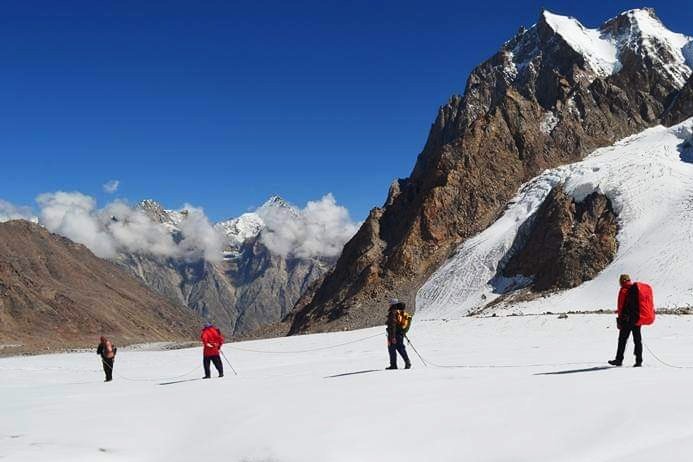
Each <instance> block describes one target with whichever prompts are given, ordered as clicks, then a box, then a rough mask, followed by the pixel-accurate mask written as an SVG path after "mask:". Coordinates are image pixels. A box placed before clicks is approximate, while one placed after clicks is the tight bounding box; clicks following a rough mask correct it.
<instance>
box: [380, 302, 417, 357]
mask: <svg viewBox="0 0 693 462" xmlns="http://www.w3.org/2000/svg"><path fill="white" fill-rule="evenodd" d="M403 313H404V303H401V302H400V301H399V300H397V299H393V300H390V309H389V311H388V313H387V351H388V353H389V354H390V367H388V368H386V369H388V370H392V369H397V353H399V354H400V356H402V359H403V360H404V368H405V369H410V368H411V361H409V356H408V355H407V349H406V348H405V347H404V332H403V330H402V327H401V320H400V316H403Z"/></svg>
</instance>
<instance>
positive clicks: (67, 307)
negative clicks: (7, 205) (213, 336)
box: [0, 221, 199, 353]
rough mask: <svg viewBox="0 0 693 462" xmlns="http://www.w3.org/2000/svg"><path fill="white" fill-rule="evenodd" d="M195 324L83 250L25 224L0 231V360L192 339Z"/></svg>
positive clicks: (185, 313)
mask: <svg viewBox="0 0 693 462" xmlns="http://www.w3.org/2000/svg"><path fill="white" fill-rule="evenodd" d="M198 328H199V320H198V318H197V317H196V316H195V315H194V313H192V312H190V310H188V309H187V308H186V307H185V306H183V305H182V304H178V303H173V302H171V301H169V300H168V299H167V298H165V297H162V296H160V295H158V294H156V293H155V292H153V291H152V290H150V289H149V288H147V287H146V286H145V285H144V284H142V283H141V282H140V281H138V280H137V279H135V278H133V277H131V276H130V275H128V274H127V272H125V271H123V270H122V269H121V268H119V267H118V266H116V265H114V264H112V263H110V262H108V261H106V260H102V259H100V258H98V257H96V256H95V255H94V254H92V253H91V252H90V251H89V250H88V249H87V248H86V247H85V246H83V245H81V244H75V243H74V242H72V241H70V240H69V239H66V238H64V237H61V236H58V235H55V234H51V233H49V232H48V231H46V229H45V228H43V227H41V226H39V225H37V224H34V223H30V222H27V221H10V222H6V223H0V343H2V344H16V345H19V346H18V348H16V349H4V350H3V351H4V352H5V353H16V352H18V351H27V352H36V351H44V350H45V349H56V348H60V349H64V348H69V347H77V346H93V345H94V344H95V343H98V338H99V336H100V335H102V334H105V335H109V336H112V337H113V338H114V340H115V341H116V342H117V343H118V344H120V345H123V344H127V343H135V342H151V341H161V340H189V339H192V338H195V335H196V334H197V331H198Z"/></svg>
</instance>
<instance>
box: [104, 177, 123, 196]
mask: <svg viewBox="0 0 693 462" xmlns="http://www.w3.org/2000/svg"><path fill="white" fill-rule="evenodd" d="M118 186H120V180H110V181H107V182H106V183H104V184H103V190H104V192H106V193H108V194H113V193H114V192H116V191H117V190H118Z"/></svg>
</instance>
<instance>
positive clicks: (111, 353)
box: [96, 336, 118, 382]
mask: <svg viewBox="0 0 693 462" xmlns="http://www.w3.org/2000/svg"><path fill="white" fill-rule="evenodd" d="M117 351H118V348H116V346H115V345H113V343H112V342H111V341H110V340H108V339H107V338H106V337H103V336H102V337H101V341H100V342H99V346H98V347H96V354H97V355H99V356H101V363H102V365H103V371H104V373H105V374H106V380H105V381H106V382H110V381H111V380H113V363H114V362H115V356H116V352H117Z"/></svg>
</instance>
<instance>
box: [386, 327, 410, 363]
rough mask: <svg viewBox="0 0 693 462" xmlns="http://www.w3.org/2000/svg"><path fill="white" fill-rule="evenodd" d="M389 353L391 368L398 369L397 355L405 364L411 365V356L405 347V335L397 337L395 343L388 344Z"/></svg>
mask: <svg viewBox="0 0 693 462" xmlns="http://www.w3.org/2000/svg"><path fill="white" fill-rule="evenodd" d="M387 351H388V353H390V366H392V367H397V353H399V355H400V356H401V357H402V359H403V360H404V364H409V355H407V349H406V348H405V347H404V336H403V335H395V343H394V344H388V346H387Z"/></svg>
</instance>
